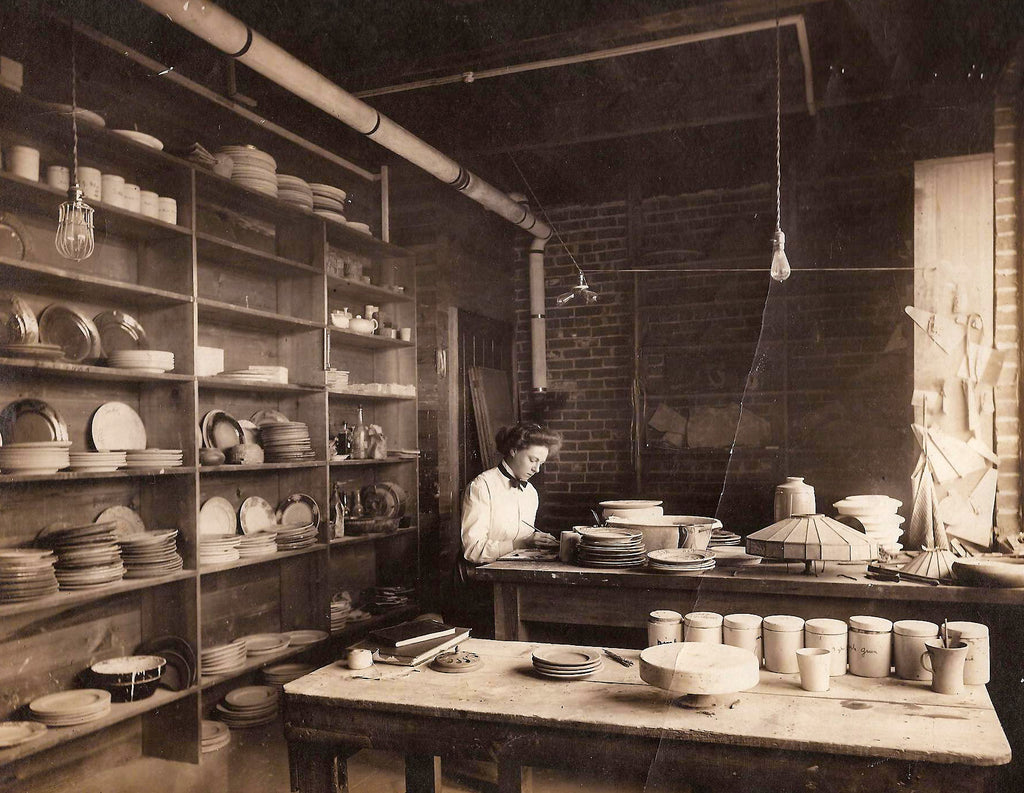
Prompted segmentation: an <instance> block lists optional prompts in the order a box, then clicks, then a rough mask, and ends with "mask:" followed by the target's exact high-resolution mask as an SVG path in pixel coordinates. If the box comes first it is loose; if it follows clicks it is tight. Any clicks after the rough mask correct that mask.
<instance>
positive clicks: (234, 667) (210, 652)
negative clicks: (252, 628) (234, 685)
mask: <svg viewBox="0 0 1024 793" xmlns="http://www.w3.org/2000/svg"><path fill="white" fill-rule="evenodd" d="M199 665H200V669H201V671H202V675H203V677H211V676H213V675H226V674H229V673H231V672H237V671H238V670H239V669H241V668H242V667H243V666H245V639H235V640H234V641H233V642H231V643H230V644H218V645H215V646H213V647H204V648H203V651H202V652H201V653H200V654H199Z"/></svg>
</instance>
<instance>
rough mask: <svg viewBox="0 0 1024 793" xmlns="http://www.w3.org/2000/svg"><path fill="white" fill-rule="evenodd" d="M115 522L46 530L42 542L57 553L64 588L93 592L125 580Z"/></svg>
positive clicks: (57, 572) (57, 569) (58, 570)
mask: <svg viewBox="0 0 1024 793" xmlns="http://www.w3.org/2000/svg"><path fill="white" fill-rule="evenodd" d="M115 528H116V524H115V523H90V524H89V525H87V526H72V527H70V528H66V529H53V530H50V531H47V532H46V534H45V535H44V538H43V542H45V543H46V544H47V545H49V546H50V547H51V548H53V550H54V552H55V553H56V554H57V564H56V567H55V570H56V574H57V581H58V582H59V583H60V588H61V589H90V588H92V587H98V586H105V585H106V584H112V583H114V582H115V581H120V580H121V579H122V578H124V573H125V569H124V564H122V562H121V548H120V547H119V546H118V544H117V538H116V535H115V533H114V531H115Z"/></svg>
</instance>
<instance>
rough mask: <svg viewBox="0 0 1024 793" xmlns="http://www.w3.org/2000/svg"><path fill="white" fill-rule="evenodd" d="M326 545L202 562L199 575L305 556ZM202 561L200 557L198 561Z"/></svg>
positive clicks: (214, 573)
mask: <svg viewBox="0 0 1024 793" xmlns="http://www.w3.org/2000/svg"><path fill="white" fill-rule="evenodd" d="M326 548H327V546H326V545H324V544H323V543H319V542H318V543H317V544H316V545H311V546H309V547H308V548H299V549H297V550H294V551H277V552H276V553H268V554H267V555H266V556H251V557H249V558H246V559H239V560H238V561H236V562H224V563H223V564H202V563H200V565H199V577H200V578H202V577H204V576H208V575H216V574H217V573H223V572H224V571H225V570H237V569H239V568H241V567H251V566H252V565H254V564H272V563H273V562H280V561H281V560H282V559H290V558H291V557H293V556H305V555H306V554H310V553H319V552H320V551H323V550H326ZM201 561H202V559H201V557H200V562H201Z"/></svg>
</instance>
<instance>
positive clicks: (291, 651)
mask: <svg viewBox="0 0 1024 793" xmlns="http://www.w3.org/2000/svg"><path fill="white" fill-rule="evenodd" d="M327 641H328V640H327V639H320V640H319V641H316V642H312V643H310V644H301V645H299V646H298V647H285V648H284V649H283V650H278V651H277V652H276V653H264V654H262V655H257V656H253V657H252V658H248V657H247V658H246V659H245V663H244V664H243V665H242V666H241V667H239V668H238V669H236V670H235V671H234V672H227V673H226V674H223V675H203V676H202V677H200V678H199V687H200V688H201V689H202V690H203V691H205V690H206V689H208V688H213V687H214V686H219V685H220V684H221V683H225V682H227V681H228V680H234V679H235V678H238V677H241V676H242V675H244V674H246V673H248V672H252V671H254V670H256V669H262V668H263V667H264V666H269V665H270V664H273V663H277V662H278V661H284V660H286V659H288V658H291V657H293V656H296V655H301V654H302V653H304V652H308V651H309V650H312V649H314V648H316V647H320V646H322V645H323V644H324V643H326V642H327Z"/></svg>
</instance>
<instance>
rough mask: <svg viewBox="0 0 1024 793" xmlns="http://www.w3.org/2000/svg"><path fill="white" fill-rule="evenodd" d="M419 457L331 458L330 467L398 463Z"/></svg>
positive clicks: (414, 460)
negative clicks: (378, 458)
mask: <svg viewBox="0 0 1024 793" xmlns="http://www.w3.org/2000/svg"><path fill="white" fill-rule="evenodd" d="M417 460H419V457H398V456H397V455H396V456H395V457H386V458H384V459H383V460H331V461H330V462H331V468H360V467H370V466H374V465H400V464H402V463H413V462H416V461H417Z"/></svg>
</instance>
